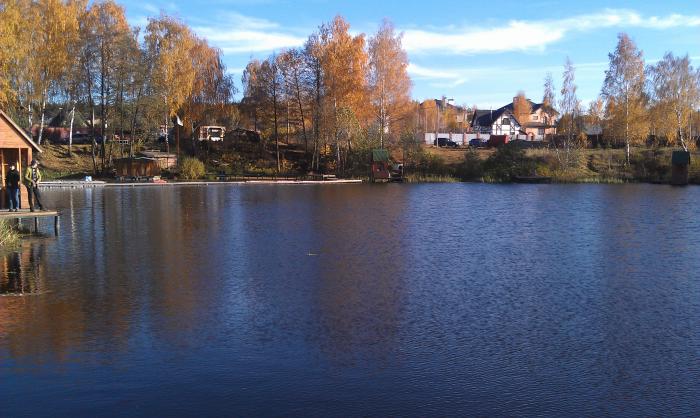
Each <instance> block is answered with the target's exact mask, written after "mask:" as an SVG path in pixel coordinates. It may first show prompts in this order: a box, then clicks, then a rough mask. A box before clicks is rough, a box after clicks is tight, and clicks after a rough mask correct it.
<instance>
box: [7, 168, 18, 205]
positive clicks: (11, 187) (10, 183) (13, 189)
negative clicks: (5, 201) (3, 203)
mask: <svg viewBox="0 0 700 418" xmlns="http://www.w3.org/2000/svg"><path fill="white" fill-rule="evenodd" d="M20 180H21V177H20V175H19V171H17V168H16V167H15V165H14V164H13V165H12V166H10V171H9V172H8V173H7V176H5V187H6V188H7V196H8V197H9V199H10V212H17V209H19V182H20Z"/></svg>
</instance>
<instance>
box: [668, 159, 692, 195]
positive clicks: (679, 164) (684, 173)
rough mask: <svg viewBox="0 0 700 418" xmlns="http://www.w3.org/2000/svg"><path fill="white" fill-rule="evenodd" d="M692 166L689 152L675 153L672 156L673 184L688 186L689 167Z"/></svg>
mask: <svg viewBox="0 0 700 418" xmlns="http://www.w3.org/2000/svg"><path fill="white" fill-rule="evenodd" d="M689 166H690V153H689V152H688V151H673V154H672V155H671V184H672V185H674V186H685V185H687V184H688V177H689V173H688V167H689Z"/></svg>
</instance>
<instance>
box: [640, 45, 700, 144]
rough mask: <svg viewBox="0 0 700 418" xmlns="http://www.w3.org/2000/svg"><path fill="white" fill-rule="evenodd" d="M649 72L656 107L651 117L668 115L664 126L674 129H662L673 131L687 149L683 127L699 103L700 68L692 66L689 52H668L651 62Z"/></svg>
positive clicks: (668, 134) (669, 135)
mask: <svg viewBox="0 0 700 418" xmlns="http://www.w3.org/2000/svg"><path fill="white" fill-rule="evenodd" d="M649 72H650V74H651V82H652V94H653V98H654V105H655V106H656V107H657V109H658V111H657V112H654V114H655V117H654V119H657V118H659V119H667V120H668V122H669V123H668V124H666V125H665V126H668V127H670V126H673V130H674V131H675V132H673V134H671V132H665V134H666V136H667V137H671V136H673V135H675V137H676V138H677V140H678V142H680V144H681V146H682V147H683V149H684V150H686V151H687V150H688V144H687V143H686V140H685V139H686V135H685V131H686V128H687V126H688V124H689V122H690V116H691V115H692V113H693V110H694V109H695V108H696V107H697V105H698V104H699V103H700V71H698V70H695V69H693V66H692V65H690V59H689V58H688V55H686V56H684V57H674V56H673V54H672V53H670V52H667V53H666V54H665V55H664V58H663V59H662V60H661V61H659V62H658V63H657V64H656V65H652V66H650V68H649ZM661 126H662V127H663V126H664V124H663V123H662V124H661Z"/></svg>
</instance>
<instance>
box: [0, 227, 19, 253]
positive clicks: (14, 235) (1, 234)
mask: <svg viewBox="0 0 700 418" xmlns="http://www.w3.org/2000/svg"><path fill="white" fill-rule="evenodd" d="M19 242H20V236H19V232H18V231H17V230H16V229H15V228H14V227H13V226H12V225H10V223H9V222H7V221H6V220H2V219H0V252H1V251H7V250H11V249H13V248H16V247H18V246H19Z"/></svg>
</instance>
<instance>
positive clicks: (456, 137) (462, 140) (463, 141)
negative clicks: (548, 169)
mask: <svg viewBox="0 0 700 418" xmlns="http://www.w3.org/2000/svg"><path fill="white" fill-rule="evenodd" d="M438 138H445V139H449V140H451V141H454V142H455V143H457V145H469V141H471V140H472V139H477V138H478V139H480V140H481V141H483V142H486V141H488V140H489V138H491V135H490V134H464V135H463V134H451V133H440V134H438ZM508 140H509V141H515V140H521V141H543V140H544V135H535V136H534V137H530V136H527V135H522V134H521V135H509V139H508ZM425 143H426V144H428V145H433V144H434V143H435V132H426V133H425Z"/></svg>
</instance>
